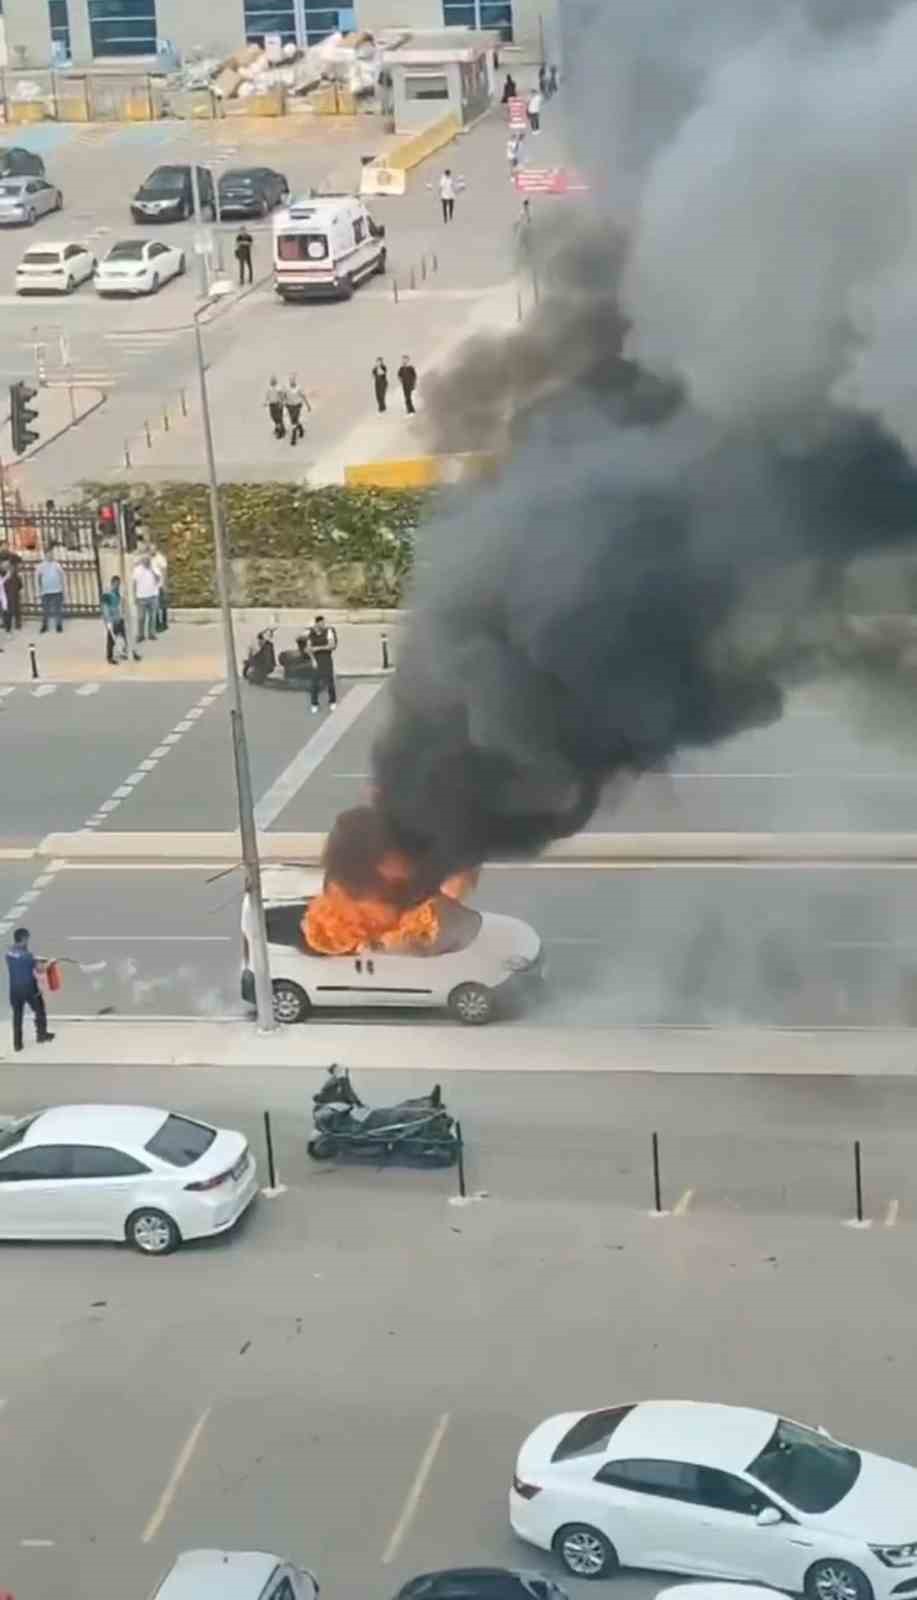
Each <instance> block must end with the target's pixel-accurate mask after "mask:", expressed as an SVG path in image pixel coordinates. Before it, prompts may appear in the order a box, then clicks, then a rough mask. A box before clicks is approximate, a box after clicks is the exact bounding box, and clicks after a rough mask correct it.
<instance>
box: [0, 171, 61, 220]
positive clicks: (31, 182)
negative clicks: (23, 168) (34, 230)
mask: <svg viewBox="0 0 917 1600" xmlns="http://www.w3.org/2000/svg"><path fill="white" fill-rule="evenodd" d="M63 203H64V197H63V195H62V194H61V192H60V190H59V189H56V188H55V187H54V184H53V183H48V181H47V179H45V178H3V179H2V181H0V222H2V223H13V222H18V223H20V224H26V225H27V226H30V225H31V224H32V223H33V222H37V221H38V218H39V217H43V216H44V215H45V213H46V212H48V211H59V210H60V208H61V206H62V205H63Z"/></svg>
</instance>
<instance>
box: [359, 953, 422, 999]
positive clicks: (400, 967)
mask: <svg viewBox="0 0 917 1600" xmlns="http://www.w3.org/2000/svg"><path fill="white" fill-rule="evenodd" d="M439 959H440V958H439V956H415V955H405V954H402V952H401V951H398V950H377V951H374V952H373V953H372V954H371V955H369V956H363V957H359V956H358V957H357V961H358V962H362V971H361V972H359V973H358V976H359V977H360V978H361V980H362V992H363V995H364V1001H363V1003H364V1004H365V1005H368V1006H429V1005H432V1003H433V974H434V973H435V971H436V962H437V961H438V960H439Z"/></svg>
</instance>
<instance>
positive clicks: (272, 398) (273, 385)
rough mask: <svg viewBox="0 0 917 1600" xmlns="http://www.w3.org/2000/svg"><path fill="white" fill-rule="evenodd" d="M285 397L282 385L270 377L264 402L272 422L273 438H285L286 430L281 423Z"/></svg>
mask: <svg viewBox="0 0 917 1600" xmlns="http://www.w3.org/2000/svg"><path fill="white" fill-rule="evenodd" d="M286 398H287V397H286V393H285V391H284V388H283V385H282V384H279V383H278V382H277V379H276V378H271V379H270V380H269V382H268V386H267V394H266V396H265V399H264V403H265V405H266V406H267V414H268V416H269V417H270V419H271V421H272V422H273V424H274V438H275V439H284V438H286V432H287V430H286V428H285V427H284V424H283V408H284V406H285V404H286Z"/></svg>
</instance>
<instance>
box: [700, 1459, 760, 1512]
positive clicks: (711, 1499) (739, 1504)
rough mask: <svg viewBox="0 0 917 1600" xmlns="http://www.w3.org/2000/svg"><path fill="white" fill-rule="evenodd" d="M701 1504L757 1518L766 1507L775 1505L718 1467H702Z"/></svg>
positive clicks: (740, 1479)
mask: <svg viewBox="0 0 917 1600" xmlns="http://www.w3.org/2000/svg"><path fill="white" fill-rule="evenodd" d="M698 1470H699V1473H700V1493H701V1502H702V1504H703V1505H705V1506H711V1507H712V1508H713V1509H714V1510H716V1511H736V1512H738V1513H739V1514H740V1515H741V1516H744V1517H756V1516H758V1514H759V1512H761V1511H763V1510H764V1508H765V1506H769V1505H773V1501H772V1500H769V1499H768V1497H767V1495H766V1494H762V1492H761V1490H760V1489H757V1488H755V1485H754V1484H753V1483H746V1482H745V1480H744V1479H743V1478H736V1477H735V1476H734V1475H733V1474H732V1473H731V1472H720V1471H719V1469H718V1468H716V1467H700V1468H699V1469H698Z"/></svg>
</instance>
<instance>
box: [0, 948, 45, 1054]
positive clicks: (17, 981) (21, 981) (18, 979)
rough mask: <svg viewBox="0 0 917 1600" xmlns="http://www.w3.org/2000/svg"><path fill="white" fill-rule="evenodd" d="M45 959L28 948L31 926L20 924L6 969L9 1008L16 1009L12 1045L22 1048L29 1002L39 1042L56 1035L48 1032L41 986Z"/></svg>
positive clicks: (15, 1048)
mask: <svg viewBox="0 0 917 1600" xmlns="http://www.w3.org/2000/svg"><path fill="white" fill-rule="evenodd" d="M45 966H46V963H45V962H44V961H40V960H39V958H38V956H35V955H33V954H32V952H31V950H30V949H29V930H28V928H17V929H16V930H15V932H14V933H13V943H12V945H11V946H10V948H9V950H7V952H6V969H7V972H8V973H9V978H10V1010H11V1011H12V1013H13V1049H14V1050H21V1049H22V1016H23V1012H24V1011H25V1008H26V1006H28V1007H29V1009H30V1011H31V1013H32V1015H33V1017H34V1018H35V1034H36V1037H37V1039H38V1043H39V1044H47V1043H48V1042H49V1040H51V1039H53V1038H54V1035H53V1033H49V1032H48V1014H47V1012H46V1010H45V1002H44V996H43V995H42V992H41V990H40V988H39V987H38V975H39V973H40V972H44V970H45Z"/></svg>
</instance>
